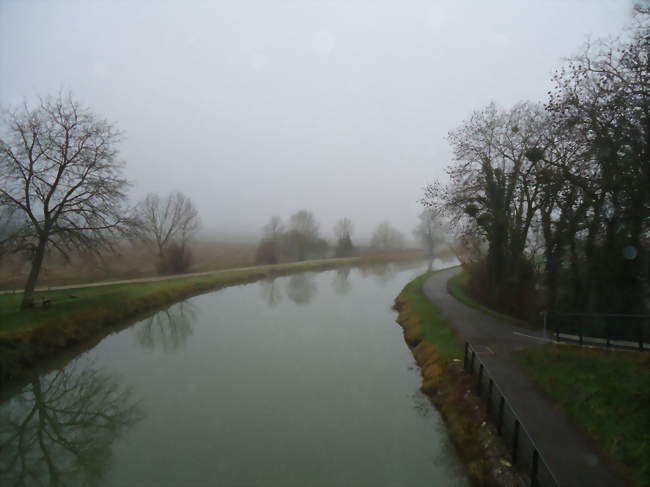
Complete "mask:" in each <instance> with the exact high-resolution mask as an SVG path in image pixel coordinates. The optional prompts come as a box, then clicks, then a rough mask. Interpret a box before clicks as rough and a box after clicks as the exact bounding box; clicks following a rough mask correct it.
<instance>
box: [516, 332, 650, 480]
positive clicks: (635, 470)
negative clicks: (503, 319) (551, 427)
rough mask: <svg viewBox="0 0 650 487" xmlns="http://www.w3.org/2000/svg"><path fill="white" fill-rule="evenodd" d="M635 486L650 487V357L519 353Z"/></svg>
mask: <svg viewBox="0 0 650 487" xmlns="http://www.w3.org/2000/svg"><path fill="white" fill-rule="evenodd" d="M515 357H516V359H517V360H518V361H519V362H520V363H521V364H522V365H523V366H524V367H525V369H526V370H527V371H528V373H529V375H530V376H531V377H532V378H533V379H534V380H535V381H536V382H538V383H539V385H540V386H541V387H542V389H543V390H544V391H545V392H546V393H547V394H548V395H549V396H550V397H552V398H553V399H554V400H556V401H557V402H558V404H559V405H560V406H561V407H562V408H563V409H564V410H565V411H566V412H567V414H568V415H569V417H570V418H571V419H572V421H573V422H574V423H575V424H577V425H579V427H580V428H581V429H582V430H583V431H585V432H586V433H587V434H588V435H589V437H591V438H592V439H593V441H594V442H595V443H596V444H597V445H598V447H599V448H600V450H601V451H602V452H603V453H604V454H605V455H607V456H609V457H610V458H613V459H614V460H615V461H616V462H617V463H618V464H619V465H620V466H623V467H620V468H621V469H622V470H623V474H624V475H626V476H627V477H628V478H630V479H631V480H632V481H633V482H634V483H635V484H636V485H639V486H642V485H643V486H648V485H650V416H649V415H650V413H649V411H648V408H649V407H650V389H648V387H649V385H650V355H649V354H645V353H639V352H627V351H609V350H600V349H592V348H584V347H577V346H569V345H555V344H549V345H544V346H540V347H533V348H529V349H526V350H522V351H519V352H516V353H515Z"/></svg>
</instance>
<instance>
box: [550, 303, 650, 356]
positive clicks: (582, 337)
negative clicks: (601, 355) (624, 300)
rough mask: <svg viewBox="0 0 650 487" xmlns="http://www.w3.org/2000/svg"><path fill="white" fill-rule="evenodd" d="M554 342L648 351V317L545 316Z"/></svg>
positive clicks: (600, 315) (649, 321) (581, 314)
mask: <svg viewBox="0 0 650 487" xmlns="http://www.w3.org/2000/svg"><path fill="white" fill-rule="evenodd" d="M545 319H546V326H547V328H548V330H549V331H551V332H553V333H554V334H555V340H556V341H568V342H574V343H579V344H580V345H585V344H587V345H598V346H605V347H610V348H611V347H615V348H626V349H634V350H639V351H641V352H643V351H650V315H624V314H601V313H558V312H555V311H547V312H546V317H545Z"/></svg>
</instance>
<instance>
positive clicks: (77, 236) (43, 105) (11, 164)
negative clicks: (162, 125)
mask: <svg viewBox="0 0 650 487" xmlns="http://www.w3.org/2000/svg"><path fill="white" fill-rule="evenodd" d="M118 141H119V133H118V131H117V130H116V129H115V128H114V127H113V125H111V124H110V123H108V122H107V121H105V120H101V119H98V118H97V117H96V116H95V115H93V114H92V113H91V112H90V111H89V110H88V109H86V108H84V107H82V106H81V105H80V104H79V103H77V102H76V101H73V100H72V98H71V97H69V96H68V97H65V98H64V97H62V96H59V97H57V98H47V99H41V100H40V102H39V103H38V104H37V105H36V106H35V107H31V106H29V105H28V104H26V103H25V104H24V105H23V106H22V107H21V108H19V109H15V110H8V111H6V112H5V113H3V117H2V123H1V125H0V181H1V182H0V207H3V208H4V211H8V212H9V213H11V214H14V215H16V218H17V219H18V220H19V221H20V226H19V227H18V228H17V229H13V230H12V233H11V235H10V236H11V241H12V242H11V245H12V246H13V247H14V248H19V249H21V250H24V251H26V252H27V253H28V255H29V258H30V261H31V269H30V272H29V276H28V278H27V282H26V284H25V290H24V294H23V301H22V305H21V307H22V308H31V307H33V306H34V289H35V287H36V283H37V281H38V277H39V273H40V271H41V266H42V264H43V258H44V257H45V254H46V251H47V250H48V249H49V248H50V247H53V248H55V249H57V250H58V251H60V252H61V253H62V254H63V255H64V256H66V258H67V256H68V255H69V254H68V253H69V251H70V250H72V249H74V248H83V249H86V250H88V249H100V248H106V247H109V246H110V243H111V237H112V236H113V235H114V234H115V232H116V231H118V230H120V229H121V228H122V227H123V224H124V223H126V220H125V218H124V216H123V215H124V214H125V212H124V211H123V202H124V201H125V199H126V195H125V190H126V189H127V187H128V183H127V181H126V180H125V179H124V178H123V177H122V167H123V163H121V162H120V161H118V159H117V150H116V149H115V145H116V144H117V142H118ZM18 215H20V216H18Z"/></svg>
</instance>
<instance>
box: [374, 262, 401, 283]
mask: <svg viewBox="0 0 650 487" xmlns="http://www.w3.org/2000/svg"><path fill="white" fill-rule="evenodd" d="M368 274H370V275H371V276H373V277H374V278H375V282H376V283H377V284H379V285H380V286H382V287H383V286H385V285H386V284H388V282H390V281H391V280H392V279H393V278H394V277H395V267H394V266H393V265H392V264H390V263H388V262H384V263H381V264H374V265H371V266H370V267H368Z"/></svg>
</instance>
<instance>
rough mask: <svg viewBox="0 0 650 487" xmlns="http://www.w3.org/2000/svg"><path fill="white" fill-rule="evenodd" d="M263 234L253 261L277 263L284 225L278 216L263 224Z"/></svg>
mask: <svg viewBox="0 0 650 487" xmlns="http://www.w3.org/2000/svg"><path fill="white" fill-rule="evenodd" d="M263 230H264V235H263V236H262V240H261V241H260V243H259V245H258V246H257V252H256V256H255V262H257V263H262V264H277V263H278V261H279V260H280V254H281V246H282V237H283V235H284V225H283V224H282V219H281V218H280V217H279V216H274V217H272V218H271V220H270V221H269V222H268V223H267V224H266V225H264V229H263Z"/></svg>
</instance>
